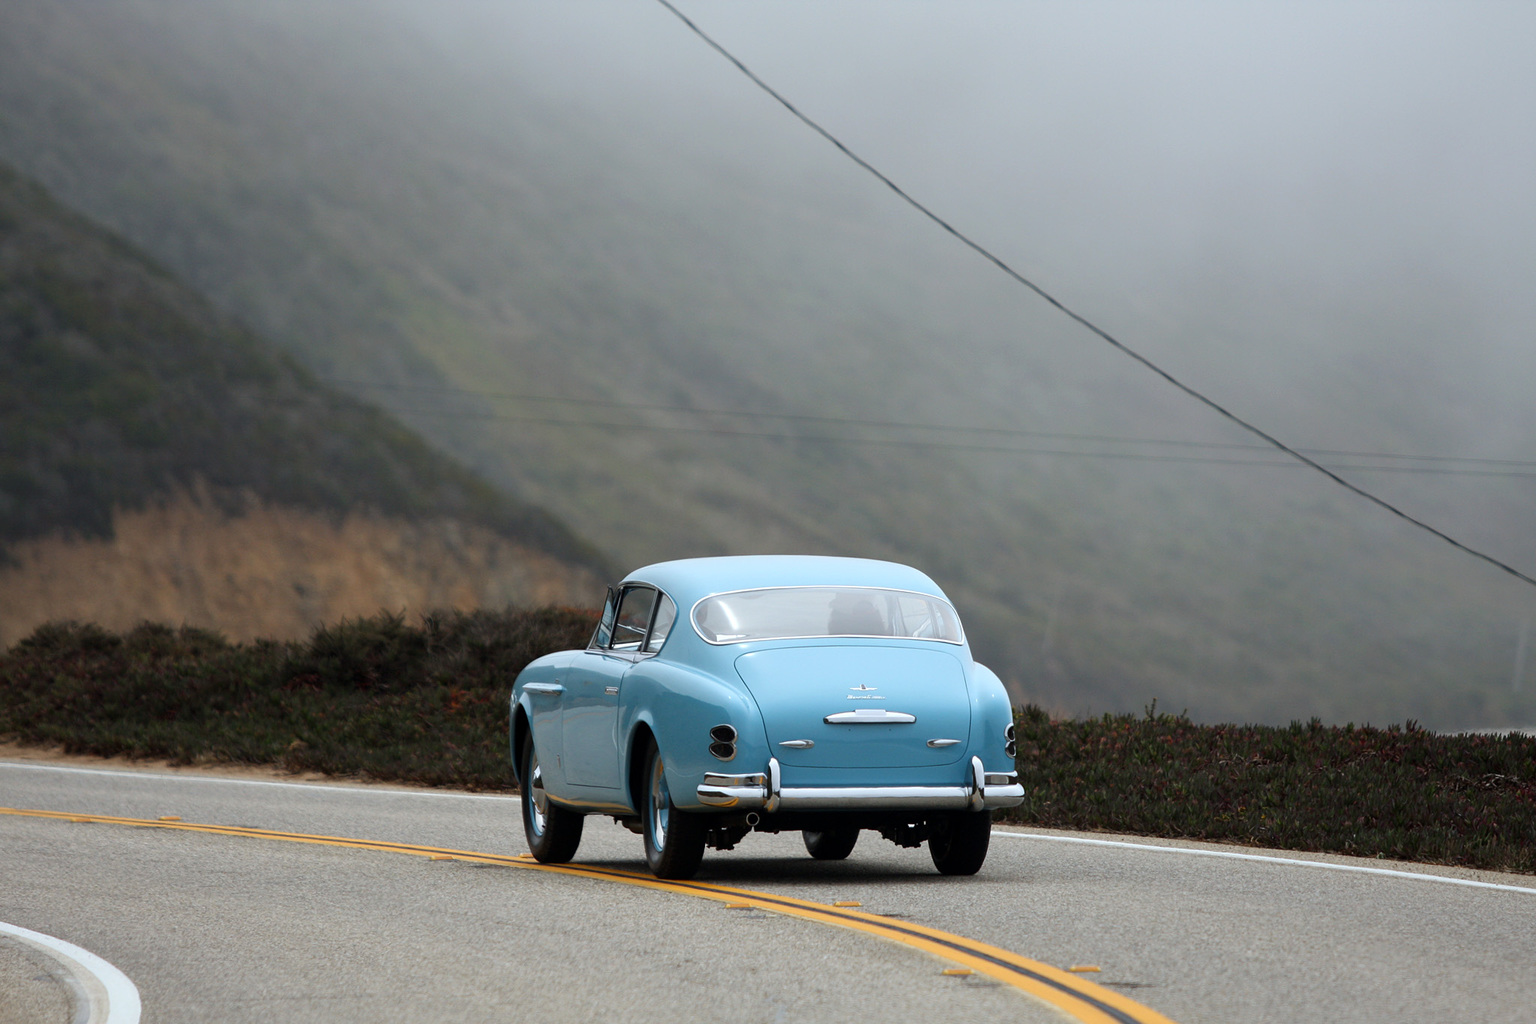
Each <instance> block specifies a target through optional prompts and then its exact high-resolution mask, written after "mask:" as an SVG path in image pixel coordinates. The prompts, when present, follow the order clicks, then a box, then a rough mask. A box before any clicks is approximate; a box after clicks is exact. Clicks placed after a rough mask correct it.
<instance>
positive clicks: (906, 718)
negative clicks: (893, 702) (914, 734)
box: [822, 708, 917, 725]
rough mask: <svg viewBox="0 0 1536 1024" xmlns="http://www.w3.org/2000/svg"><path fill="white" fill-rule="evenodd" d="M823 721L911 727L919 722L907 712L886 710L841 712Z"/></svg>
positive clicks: (840, 723)
mask: <svg viewBox="0 0 1536 1024" xmlns="http://www.w3.org/2000/svg"><path fill="white" fill-rule="evenodd" d="M822 721H823V722H826V723H827V724H828V725H910V724H912V723H913V722H915V721H917V716H916V715H909V714H907V713H906V712H905V711H887V710H886V709H885V708H858V709H857V710H854V711H839V712H838V713H837V714H835V715H828V716H827V717H826V718H823V719H822Z"/></svg>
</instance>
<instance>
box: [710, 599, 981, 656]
mask: <svg viewBox="0 0 1536 1024" xmlns="http://www.w3.org/2000/svg"><path fill="white" fill-rule="evenodd" d="M693 626H694V628H695V629H697V630H698V631H699V635H700V636H701V637H703V638H704V639H705V640H707V641H709V642H710V643H712V644H736V643H742V642H744V641H747V640H783V639H789V638H799V637H820V636H878V637H899V638H902V639H913V640H942V641H944V642H945V643H951V644H958V643H960V642H961V641H960V620H959V619H958V618H957V617H956V616H955V610H954V609H953V608H951V607H950V606H949V605H948V603H946V602H945V601H943V600H940V599H939V598H937V597H930V596H928V595H927V594H915V593H912V592H911V591H908V590H880V589H876V588H874V587H774V588H772V589H768V590H740V591H737V592H736V593H734V594H716V595H715V596H714V597H706V598H705V599H704V600H702V601H700V602H699V603H698V604H697V605H695V606H694V609H693Z"/></svg>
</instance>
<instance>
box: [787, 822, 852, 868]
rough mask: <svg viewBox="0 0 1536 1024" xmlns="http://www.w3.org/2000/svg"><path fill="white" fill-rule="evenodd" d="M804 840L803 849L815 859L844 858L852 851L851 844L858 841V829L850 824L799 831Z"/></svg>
mask: <svg viewBox="0 0 1536 1024" xmlns="http://www.w3.org/2000/svg"><path fill="white" fill-rule="evenodd" d="M800 838H801V839H804V840H805V850H806V852H807V853H809V854H810V855H811V856H812V857H815V858H816V859H817V860H846V859H847V858H848V855H849V854H850V853H852V852H853V844H854V843H857V842H858V841H859V830H858V829H856V828H853V827H851V826H838V827H835V828H828V829H823V830H821V831H820V832H812V831H811V830H809V829H806V830H805V831H803V832H801V833H800Z"/></svg>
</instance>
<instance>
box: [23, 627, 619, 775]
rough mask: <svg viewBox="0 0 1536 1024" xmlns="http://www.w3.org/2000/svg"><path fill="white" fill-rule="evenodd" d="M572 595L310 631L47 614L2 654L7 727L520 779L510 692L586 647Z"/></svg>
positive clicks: (154, 747)
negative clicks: (412, 620)
mask: <svg viewBox="0 0 1536 1024" xmlns="http://www.w3.org/2000/svg"><path fill="white" fill-rule="evenodd" d="M595 621H596V613H595V612H592V611H589V610H586V609H578V608H542V609H535V610H528V611H511V610H509V611H505V612H485V611H481V612H473V613H460V612H446V613H438V614H433V615H428V616H426V617H424V618H423V619H422V620H421V622H420V624H419V625H409V624H407V623H406V622H405V620H404V617H403V616H399V615H388V614H381V615H377V616H373V617H371V618H364V619H353V620H348V621H345V622H341V623H337V624H334V625H330V626H326V627H323V628H321V629H319V630H317V631H316V632H315V633H314V635H313V636H311V637H310V638H309V639H308V640H307V641H302V642H292V643H277V642H273V641H257V642H255V643H252V644H234V643H230V642H228V641H226V640H225V639H223V638H222V637H220V636H219V635H218V634H216V633H211V632H208V631H206V630H200V629H191V628H186V627H183V628H181V629H171V628H169V627H166V626H160V625H154V624H148V623H146V624H144V625H141V626H139V627H138V628H136V629H133V630H130V631H129V632H127V633H125V634H122V635H117V634H113V633H109V632H107V631H106V630H103V629H101V628H100V627H97V626H93V625H82V624H77V623H50V624H48V625H45V626H42V627H40V628H39V629H38V630H37V631H35V632H34V633H33V634H32V635H31V636H29V637H27V638H26V639H25V640H22V641H21V642H20V643H18V644H16V645H15V646H14V647H12V648H11V649H10V651H8V652H7V653H6V654H5V655H4V656H3V657H0V737H4V738H6V739H10V740H14V741H17V742H20V743H24V744H34V745H61V746H63V748H64V749H65V750H66V751H68V752H71V753H85V754H97V755H101V756H126V757H136V758H167V759H170V760H171V761H173V762H179V763H190V762H193V761H202V760H214V761H232V762H241V763H246V764H275V765H280V766H282V767H284V768H287V769H290V770H293V771H317V772H326V773H330V774H337V775H357V776H363V777H367V778H374V779H388V780H399V781H410V782H420V783H426V784H429V785H439V786H448V785H452V786H462V787H466V788H470V789H508V788H510V787H511V786H512V775H511V766H510V762H509V760H508V755H507V707H508V703H507V702H508V700H509V698H510V695H511V689H512V681H513V679H515V678H516V676H517V673H518V672H519V671H520V670H521V669H522V667H523V666H524V665H526V664H527V663H528V662H529V661H531V660H533V659H534V658H536V657H538V656H539V655H541V654H545V653H548V652H550V651H556V650H562V649H567V648H572V647H581V646H583V645H584V644H585V643H586V641H587V638H588V637H589V636H590V635H591V632H592V629H593V626H594V625H595Z"/></svg>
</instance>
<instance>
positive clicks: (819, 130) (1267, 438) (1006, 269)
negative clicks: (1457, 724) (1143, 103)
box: [656, 0, 1536, 587]
mask: <svg viewBox="0 0 1536 1024" xmlns="http://www.w3.org/2000/svg"><path fill="white" fill-rule="evenodd" d="M656 2H657V3H659V4H660V5H661V6H662V7H665V8H666V9H667V10H668V11H670V12H672V14H673V15H674V16H676V18H677V19H678V20H679V21H681V22H682V23H683V24H684V25H686V26H687V27H688V29H689V30H690V31H691V32H693V34H694V35H696V36H698V37H699V39H701V40H703V41H704V43H706V44H707V45H708V46H709V47H710V48H711V49H713V50H714V51H715V52H716V53H718V54H720V56H722V57H724V58H725V59H726V60H728V61H730V62H731V64H733V65H734V66H735V67H736V69H737V70H738V71H740V72H741V73H742V74H743V75H746V76H747V78H748V79H750V80H751V81H752V83H753V84H754V85H756V86H757V87H758V88H759V89H761V90H763V92H765V93H767V94H768V95H769V96H771V97H773V99H774V100H776V101H777V102H778V103H779V104H780V105H781V106H783V107H784V109H785V110H787V111H789V112H790V113H791V114H792V115H794V116H795V118H796V119H798V120H799V121H800V122H801V123H802V124H804V125H805V126H806V127H807V128H810V129H811V130H812V131H814V132H815V133H816V134H817V135H820V136H821V137H822V138H823V139H826V140H827V142H829V143H831V144H832V146H834V147H835V148H836V149H837V150H838V152H840V153H842V154H843V155H844V156H846V157H847V158H848V159H849V160H852V161H853V162H854V163H856V164H858V165H859V166H860V167H862V168H863V169H864V170H865V171H867V172H869V174H871V175H872V176H873V177H874V178H875V179H876V180H878V181H879V182H880V183H881V184H883V185H885V186H886V187H887V188H889V189H890V190H891V191H892V192H894V193H895V194H896V196H897V197H898V198H900V199H901V200H902V201H903V202H905V203H906V204H907V205H909V206H911V207H912V208H913V209H914V210H916V211H917V212H918V213H920V214H922V215H923V216H924V217H926V218H928V219H929V220H930V221H932V222H933V223H934V224H936V225H938V226H939V227H940V228H942V229H943V230H944V231H946V232H947V233H949V234H950V235H952V236H954V238H955V239H956V240H957V241H958V242H960V243H961V244H962V245H964V246H965V247H966V248H968V249H970V250H972V251H973V252H975V253H976V254H977V255H978V256H980V257H982V258H983V259H985V260H986V261H987V262H989V263H991V264H992V265H993V266H995V267H997V269H999V270H1001V271H1002V272H1003V273H1004V274H1006V275H1008V277H1010V278H1012V279H1013V280H1014V281H1015V282H1016V283H1018V284H1020V285H1023V286H1024V287H1025V288H1028V289H1029V290H1030V291H1032V292H1034V293H1035V294H1036V295H1038V296H1039V297H1040V298H1041V299H1043V300H1044V301H1045V302H1046V303H1047V304H1049V305H1050V306H1051V307H1052V308H1054V309H1055V310H1056V311H1057V312H1059V313H1061V314H1062V315H1063V316H1065V317H1067V318H1068V319H1070V320H1072V321H1074V322H1075V323H1077V324H1078V325H1080V326H1081V327H1082V328H1083V329H1084V330H1087V331H1088V332H1089V333H1091V334H1093V335H1095V336H1096V337H1098V338H1099V339H1100V340H1102V341H1104V342H1105V343H1106V344H1108V345H1110V346H1111V347H1113V348H1114V349H1116V350H1117V351H1119V352H1120V353H1122V354H1123V355H1125V356H1127V357H1129V358H1131V359H1134V360H1135V361H1136V362H1138V363H1140V364H1141V365H1142V366H1144V367H1146V368H1147V369H1148V370H1150V371H1151V372H1152V373H1155V374H1157V376H1159V377H1161V378H1162V379H1163V380H1165V381H1167V382H1168V383H1169V384H1171V385H1173V386H1174V387H1175V388H1177V389H1179V390H1180V391H1182V392H1184V394H1186V395H1188V396H1189V397H1190V398H1193V399H1194V400H1195V401H1197V402H1199V403H1200V404H1202V405H1204V406H1206V407H1207V408H1209V409H1211V410H1212V411H1214V412H1216V413H1217V414H1218V415H1220V416H1222V417H1223V418H1225V419H1227V420H1229V421H1230V422H1232V423H1235V424H1236V425H1237V426H1239V427H1242V428H1243V429H1244V430H1246V431H1248V433H1250V434H1252V435H1254V436H1255V437H1257V438H1259V439H1260V440H1262V441H1264V442H1265V443H1266V444H1268V445H1269V446H1270V447H1272V448H1275V449H1276V450H1278V451H1281V452H1284V453H1285V454H1286V455H1289V456H1290V457H1291V458H1293V459H1295V460H1296V461H1297V462H1300V463H1301V464H1302V465H1305V466H1308V467H1310V468H1312V469H1314V470H1316V471H1317V472H1319V473H1321V474H1322V475H1323V476H1325V477H1327V478H1328V479H1329V480H1332V481H1333V482H1334V483H1336V484H1338V485H1339V486H1340V487H1343V488H1344V489H1346V490H1348V491H1350V492H1352V493H1354V494H1357V495H1359V496H1360V497H1362V498H1364V499H1365V500H1366V501H1369V502H1370V503H1372V504H1373V505H1376V506H1378V507H1379V508H1382V509H1384V510H1386V511H1387V512H1390V513H1391V514H1392V515H1394V516H1397V517H1398V518H1399V519H1402V520H1404V521H1405V522H1408V523H1412V524H1413V525H1414V526H1417V527H1418V528H1419V529H1421V530H1424V531H1426V532H1427V533H1430V534H1433V535H1434V536H1436V537H1439V538H1440V539H1441V540H1443V541H1445V542H1446V543H1447V544H1449V545H1451V546H1452V547H1454V548H1456V549H1457V550H1459V551H1463V552H1465V553H1466V554H1469V555H1471V556H1473V557H1474V558H1479V559H1482V560H1483V561H1484V562H1487V563H1488V564H1489V565H1493V566H1496V567H1498V568H1499V569H1502V570H1503V571H1504V572H1506V573H1508V574H1509V575H1511V576H1513V577H1515V578H1516V579H1518V580H1522V581H1524V582H1526V583H1528V584H1530V585H1531V586H1533V587H1536V578H1532V577H1531V576H1528V575H1526V574H1525V573H1523V572H1521V571H1520V570H1519V569H1516V568H1515V567H1514V566H1512V565H1510V564H1508V563H1507V562H1503V561H1501V560H1499V559H1497V558H1495V557H1494V556H1492V555H1490V554H1487V553H1486V552H1483V551H1479V550H1478V549H1476V548H1473V547H1470V546H1468V545H1466V544H1463V543H1462V542H1461V541H1459V540H1457V539H1456V538H1455V537H1452V536H1451V535H1450V534H1448V533H1446V532H1444V531H1443V530H1440V529H1437V528H1436V527H1434V526H1431V525H1430V524H1429V523H1426V522H1425V521H1423V520H1422V519H1418V518H1416V517H1414V516H1412V515H1409V514H1408V513H1407V512H1404V511H1403V510H1402V509H1400V508H1398V507H1397V506H1396V505H1393V504H1392V503H1391V502H1389V501H1387V500H1386V499H1384V498H1380V497H1377V496H1376V495H1375V494H1372V493H1371V492H1370V491H1368V490H1366V489H1365V488H1363V487H1360V486H1359V485H1358V484H1354V483H1351V482H1350V481H1349V480H1347V479H1345V478H1344V477H1342V476H1340V475H1339V474H1337V473H1335V472H1334V471H1333V470H1331V469H1329V468H1328V467H1327V466H1324V465H1323V464H1322V463H1320V462H1318V461H1317V460H1315V459H1313V458H1311V457H1309V456H1308V455H1306V454H1304V453H1302V452H1301V451H1299V450H1298V449H1295V448H1292V447H1291V446H1290V445H1288V444H1286V443H1285V442H1283V441H1281V440H1280V439H1279V438H1277V437H1275V436H1273V435H1272V434H1270V433H1269V432H1267V431H1265V430H1263V429H1262V428H1260V427H1258V426H1257V425H1255V424H1253V423H1250V422H1249V421H1248V420H1246V419H1244V418H1242V417H1241V416H1239V415H1237V414H1236V413H1234V412H1232V411H1231V410H1229V409H1227V408H1226V407H1225V406H1223V405H1221V404H1220V403H1219V402H1217V401H1216V400H1215V399H1212V398H1210V397H1208V396H1207V395H1205V394H1204V393H1203V392H1201V391H1199V390H1197V389H1196V388H1194V387H1191V386H1190V385H1188V384H1186V383H1184V382H1183V381H1182V380H1180V379H1179V378H1178V377H1175V376H1174V375H1173V374H1172V373H1170V372H1168V371H1167V370H1165V369H1163V368H1162V367H1161V366H1159V365H1158V364H1157V363H1155V362H1153V361H1152V360H1151V359H1149V358H1147V357H1146V356H1144V355H1142V354H1141V353H1140V352H1138V351H1136V350H1135V349H1133V348H1131V347H1130V346H1129V345H1127V344H1125V343H1124V342H1122V341H1121V340H1120V339H1118V338H1116V337H1115V336H1114V335H1112V334H1110V333H1109V332H1108V331H1106V330H1105V329H1104V328H1102V327H1100V326H1098V325H1097V324H1095V323H1094V322H1093V321H1091V320H1089V319H1088V318H1087V317H1085V316H1083V315H1082V314H1081V313H1078V312H1077V311H1076V310H1074V309H1072V308H1071V307H1069V306H1067V305H1066V304H1065V303H1063V302H1062V301H1061V300H1060V299H1058V298H1056V297H1055V296H1054V295H1052V294H1051V293H1050V292H1048V291H1046V290H1045V289H1044V288H1042V287H1041V286H1040V285H1038V284H1036V283H1035V282H1034V281H1032V280H1030V279H1029V278H1027V277H1025V276H1024V275H1023V274H1021V273H1019V272H1018V271H1017V270H1015V269H1013V267H1012V266H1010V265H1009V264H1008V263H1007V262H1006V261H1005V260H1003V258H1002V257H1000V256H998V255H997V254H995V253H993V252H992V251H991V250H990V249H988V248H987V247H986V246H984V245H982V244H981V243H980V242H977V241H975V240H974V239H972V238H971V237H970V236H969V235H967V234H965V233H964V232H963V231H961V230H960V229H959V228H956V227H955V226H954V225H952V224H950V223H949V222H948V221H947V220H945V219H944V218H943V217H940V216H939V215H938V214H937V213H935V212H934V211H933V210H931V209H929V208H928V207H927V206H925V205H923V204H922V203H921V202H919V201H918V200H917V199H916V198H915V197H913V196H912V195H911V194H910V193H908V192H907V191H906V190H905V189H903V188H902V187H901V186H900V185H898V184H896V182H895V181H893V180H891V179H890V178H889V177H887V176H886V175H885V174H884V173H883V172H882V171H880V170H879V168H877V167H875V166H874V165H873V164H871V163H870V162H869V161H867V160H865V159H864V158H863V157H861V156H859V155H858V154H857V153H855V152H854V151H853V150H851V149H849V148H848V147H847V146H846V145H844V143H843V142H842V140H841V139H839V138H838V137H837V136H835V135H833V134H832V133H831V132H830V131H828V130H827V129H825V128H823V127H822V126H821V125H820V124H818V123H817V122H816V121H814V120H812V119H811V118H810V117H809V116H808V115H806V114H804V113H802V112H801V110H800V108H798V107H796V106H795V105H794V104H793V103H791V102H790V101H789V99H788V98H787V97H785V96H784V95H783V94H782V93H780V92H779V91H778V90H777V89H775V88H773V87H772V86H771V85H769V84H768V83H767V82H765V81H763V80H762V79H761V78H759V77H758V76H757V74H756V73H755V72H753V71H752V69H751V68H749V67H747V66H746V65H745V64H743V63H742V62H741V60H740V59H739V58H738V57H737V56H736V55H735V54H733V53H731V51H729V50H727V49H726V48H725V47H724V46H722V45H720V43H718V42H716V41H715V39H714V38H713V37H712V36H710V35H709V33H707V32H705V31H704V30H703V29H702V28H700V27H699V26H698V25H696V24H694V22H693V20H692V19H690V18H689V17H688V16H687V15H686V14H684V13H683V12H682V11H680V10H678V9H677V8H676V7H675V6H673V5H672V4H671V3H670V2H669V0H656Z"/></svg>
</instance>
